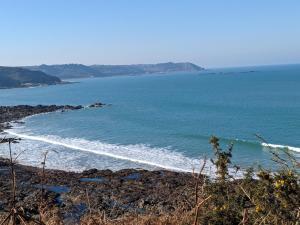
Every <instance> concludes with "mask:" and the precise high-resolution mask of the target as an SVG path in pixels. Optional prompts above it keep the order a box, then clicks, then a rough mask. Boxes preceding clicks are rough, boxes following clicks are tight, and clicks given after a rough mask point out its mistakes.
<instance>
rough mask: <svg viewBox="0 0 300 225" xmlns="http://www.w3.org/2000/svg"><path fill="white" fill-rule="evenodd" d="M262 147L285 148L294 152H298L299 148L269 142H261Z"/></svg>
mask: <svg viewBox="0 0 300 225" xmlns="http://www.w3.org/2000/svg"><path fill="white" fill-rule="evenodd" d="M261 145H262V146H264V147H269V148H274V149H287V150H290V151H294V152H300V148H298V147H293V146H288V145H277V144H269V143H261Z"/></svg>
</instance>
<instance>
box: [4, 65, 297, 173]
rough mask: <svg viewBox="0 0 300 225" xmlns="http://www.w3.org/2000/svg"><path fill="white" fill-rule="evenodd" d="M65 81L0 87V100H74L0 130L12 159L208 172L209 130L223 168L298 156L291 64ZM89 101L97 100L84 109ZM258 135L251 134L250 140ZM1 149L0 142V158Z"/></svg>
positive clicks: (60, 165)
mask: <svg viewBox="0 0 300 225" xmlns="http://www.w3.org/2000/svg"><path fill="white" fill-rule="evenodd" d="M69 81H71V82H72V83H71V84H65V85H55V86H44V87H34V88H17V89H3V90H0V105H20V104H29V105H37V104H44V105H49V104H57V105H64V104H70V105H83V106H85V108H84V109H82V110H78V111H67V112H54V113H46V114H41V115H34V116H31V117H27V118H25V119H23V121H24V122H25V123H14V124H13V129H10V130H7V134H6V135H8V136H15V137H20V138H21V139H22V140H21V141H20V143H18V144H14V145H13V146H12V150H13V152H14V155H15V156H17V155H18V154H19V153H21V154H20V156H18V161H19V162H20V163H23V164H26V165H32V166H41V162H42V158H43V156H44V154H45V153H46V152H47V162H46V167H47V168H51V169H63V170H68V171H83V170H87V169H91V168H97V169H110V170H120V169H126V168H141V169H149V170H155V169H168V170H174V171H183V172H192V171H195V170H196V171H197V170H198V169H199V168H200V167H201V165H202V164H203V163H204V161H206V165H205V172H206V173H207V174H214V172H215V170H214V166H213V163H212V162H211V159H213V158H214V151H213V149H212V147H211V145H210V143H209V140H210V137H211V136H212V135H214V136H216V137H218V138H219V139H220V145H221V147H222V148H223V149H224V150H226V149H227V148H228V146H230V145H231V144H233V151H232V154H233V157H232V164H231V166H230V167H231V170H232V171H233V170H234V168H236V166H237V167H239V168H240V171H244V170H245V169H246V168H248V167H250V166H253V167H255V168H256V167H259V166H262V167H265V168H267V169H274V168H276V167H277V164H276V163H275V162H274V161H273V160H272V154H271V153H270V152H274V151H275V152H278V154H284V153H282V152H284V151H287V152H288V153H290V154H291V155H292V156H293V157H295V158H296V159H299V158H300V65H277V66H259V67H240V68H225V69H224V68H218V69H207V70H204V71H201V72H196V73H186V72H179V73H170V74H148V75H140V76H115V77H105V78H87V79H76V80H69ZM95 102H102V103H105V104H106V105H105V106H104V107H101V108H89V107H88V106H89V105H90V104H92V103H95ZM257 135H259V136H260V138H258V137H257ZM7 156H8V148H7V146H6V145H0V157H7Z"/></svg>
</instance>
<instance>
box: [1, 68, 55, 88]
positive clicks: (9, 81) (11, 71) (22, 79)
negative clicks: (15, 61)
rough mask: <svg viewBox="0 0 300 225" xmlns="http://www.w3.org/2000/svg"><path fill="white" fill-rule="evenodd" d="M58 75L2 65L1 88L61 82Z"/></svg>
mask: <svg viewBox="0 0 300 225" xmlns="http://www.w3.org/2000/svg"><path fill="white" fill-rule="evenodd" d="M59 83H61V80H60V79H59V78H58V77H55V76H50V75H47V74H45V73H44V72H41V71H32V70H28V69H24V68H19V67H4V66H0V88H15V87H30V86H39V85H53V84H59Z"/></svg>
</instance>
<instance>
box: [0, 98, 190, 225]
mask: <svg viewBox="0 0 300 225" xmlns="http://www.w3.org/2000/svg"><path fill="white" fill-rule="evenodd" d="M102 105H103V104H101V103H95V104H92V105H90V106H89V107H101V106H102ZM82 108H84V107H83V106H80V105H79V106H70V105H64V106H57V105H51V106H42V105H37V106H28V105H20V106H0V115H1V116H0V133H2V132H3V130H5V129H9V128H10V127H11V125H10V123H11V122H18V123H21V122H20V120H21V119H23V118H25V117H28V116H33V115H37V114H41V113H49V112H55V111H59V110H80V109H82ZM46 166H47V163H46ZM41 167H42V166H41ZM15 170H16V180H17V196H18V201H19V203H20V204H21V205H26V208H25V210H26V213H28V214H29V215H30V217H33V218H34V217H37V216H38V212H39V210H38V206H39V200H38V199H39V198H40V197H39V196H40V193H41V188H42V186H41V183H42V180H44V184H45V185H43V188H44V190H45V192H46V194H45V196H46V202H47V206H48V207H49V210H50V211H54V210H57V209H59V214H60V215H59V216H60V220H61V221H64V224H77V223H79V221H80V219H81V218H83V217H84V216H86V215H87V214H88V213H89V211H90V210H94V211H96V210H98V209H101V210H102V212H104V213H105V215H107V216H108V217H109V218H111V219H116V218H119V217H121V216H124V215H136V214H142V215H150V214H151V215H152V214H156V215H162V214H166V213H167V214H168V213H172V212H174V211H175V210H177V209H178V208H180V209H181V210H184V211H185V210H186V211H189V210H191V209H192V204H191V202H192V201H193V187H194V177H193V175H192V174H191V173H184V172H175V171H168V170H164V169H161V170H156V171H148V170H143V169H123V170H119V171H115V172H113V171H111V170H97V169H90V170H86V171H83V172H70V171H63V170H54V169H46V170H45V177H43V175H42V169H41V168H38V167H32V166H25V165H21V164H16V165H15ZM10 185H11V184H10V163H9V160H8V159H5V158H0V216H1V214H2V213H5V212H6V211H7V210H8V209H9V207H10V199H11V193H10V192H11V190H10V188H9V187H10ZM87 193H88V194H89V199H87Z"/></svg>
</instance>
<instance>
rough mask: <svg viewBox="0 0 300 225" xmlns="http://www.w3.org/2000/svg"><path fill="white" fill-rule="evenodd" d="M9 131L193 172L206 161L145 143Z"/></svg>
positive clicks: (156, 165)
mask: <svg viewBox="0 0 300 225" xmlns="http://www.w3.org/2000/svg"><path fill="white" fill-rule="evenodd" d="M6 133H8V134H10V135H13V136H16V137H19V138H22V139H25V140H32V141H39V142H44V143H48V144H51V145H56V146H61V147H65V148H69V149H73V150H78V151H83V152H88V153H93V154H97V155H101V156H107V157H111V158H114V159H118V160H126V161H129V162H133V163H138V164H145V165H149V166H152V167H157V168H163V169H168V170H174V171H180V172H192V171H193V168H196V169H197V168H199V167H200V164H201V163H203V161H202V162H201V160H199V159H195V158H189V157H186V156H184V155H183V154H181V153H179V152H176V151H172V150H171V149H169V148H156V147H150V146H148V145H144V144H135V145H118V144H109V143H103V142H100V141H89V140H86V139H82V138H62V137H59V136H54V135H31V134H30V135H29V134H23V133H17V132H15V131H13V130H7V131H6Z"/></svg>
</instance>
